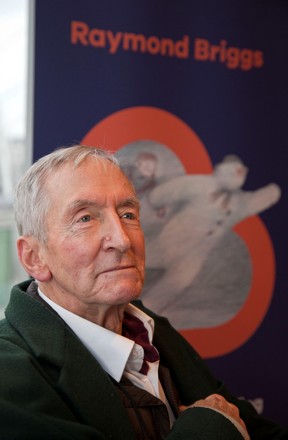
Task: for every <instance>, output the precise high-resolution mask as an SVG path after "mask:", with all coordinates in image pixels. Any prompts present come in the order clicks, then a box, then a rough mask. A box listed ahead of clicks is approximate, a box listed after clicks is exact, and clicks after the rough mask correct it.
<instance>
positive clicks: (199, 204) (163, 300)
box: [129, 152, 281, 327]
mask: <svg viewBox="0 0 288 440" xmlns="http://www.w3.org/2000/svg"><path fill="white" fill-rule="evenodd" d="M153 155H154V156H155V157H154V158H153ZM140 156H141V157H140V158H139V157H138V158H137V159H136V160H135V165H136V168H137V173H138V174H137V175H138V180H135V179H134V182H135V188H136V191H137V188H138V192H137V194H138V196H139V197H140V200H141V206H142V208H141V209H142V211H141V218H142V226H143V229H144V233H145V240H146V268H147V273H148V274H151V273H152V274H153V273H156V274H157V276H155V277H154V278H153V280H152V281H151V282H149V283H148V284H147V285H145V286H144V291H143V294H142V299H143V301H144V304H145V305H146V306H147V307H150V308H152V309H153V310H155V311H156V312H158V313H162V314H165V315H166V316H168V317H169V318H172V319H171V320H172V321H173V318H175V311H176V310H178V311H180V315H181V309H182V310H183V313H184V311H185V308H186V309H187V307H186V306H187V293H188V295H189V290H190V291H191V290H193V289H191V288H192V287H193V283H195V279H197V277H199V274H200V273H201V271H202V269H203V267H204V266H205V264H206V262H207V260H208V259H209V256H210V255H211V254H212V252H213V251H214V254H215V249H217V252H218V253H219V258H221V252H222V251H221V247H219V243H222V242H223V237H225V236H227V237H228V238H229V234H232V232H231V231H232V229H233V227H234V226H235V225H236V224H238V223H239V222H241V221H242V220H244V219H245V218H248V217H250V216H253V215H256V214H259V213H260V212H262V211H264V210H266V209H268V208H270V207H271V206H272V205H274V204H275V203H277V201H278V200H279V198H280V193H281V191H280V188H279V186H278V185H277V184H275V183H271V184H268V185H267V186H264V187H262V188H260V189H257V190H255V191H244V190H243V189H242V186H243V185H244V183H245V181H246V179H247V174H248V169H247V167H246V166H245V165H244V163H243V162H242V160H241V159H240V158H239V157H238V156H236V155H227V156H225V157H224V158H223V160H222V161H221V162H220V163H219V164H217V165H216V166H215V167H214V170H213V172H212V173H211V174H190V175H189V174H185V173H184V172H183V173H181V174H180V173H178V175H176V176H174V177H173V176H169V177H167V176H166V177H165V176H162V178H161V176H160V177H159V178H158V179H157V178H156V176H157V173H156V169H157V165H159V159H157V155H156V154H155V153H152V152H150V154H146V155H145V154H144V153H141V154H140ZM139 159H140V162H139ZM145 159H147V161H150V164H149V166H148V165H147V163H146V167H145V164H144V165H143V160H144V162H145ZM139 163H141V167H142V169H146V171H147V170H148V169H149V170H151V173H150V174H149V173H148V172H146V175H145V176H144V177H143V176H142V177H143V178H142V179H139V173H140V174H141V169H139V167H138V165H139ZM152 163H153V164H152ZM137 164H138V165H137ZM152 171H153V172H152ZM134 175H135V173H134ZM129 177H130V178H131V179H132V181H133V173H132V175H131V174H130V176H129ZM140 181H141V183H142V186H141V187H142V190H140V191H139V182H140ZM143 181H145V185H143ZM148 182H149V183H148ZM145 188H146V189H145ZM217 246H218V247H219V251H218V247H217ZM246 259H247V258H246ZM244 299H245V298H243V300H244ZM199 300H201V299H199ZM188 303H189V301H188ZM173 323H174V324H175V325H176V326H178V327H183V325H184V322H181V316H180V318H179V317H178V319H177V322H175V321H174V322H173ZM181 324H183V325H181ZM212 324H213V322H212ZM187 325H188V324H187Z"/></svg>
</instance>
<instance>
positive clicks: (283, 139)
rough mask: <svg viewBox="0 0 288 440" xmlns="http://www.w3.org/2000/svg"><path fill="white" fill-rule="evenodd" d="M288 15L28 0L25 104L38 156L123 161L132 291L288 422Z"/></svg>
mask: <svg viewBox="0 0 288 440" xmlns="http://www.w3.org/2000/svg"><path fill="white" fill-rule="evenodd" d="M287 20H288V5H287V2H285V1H280V0H275V1H273V2H265V1H260V0H255V1H253V2H251V1H248V0H243V1H241V2H240V1H238V0H229V1H228V0H220V1H217V2H216V1H212V0H211V1H203V0H201V1H197V0H189V1H188V0H182V1H176V0H174V1H165V2H164V1H162V0H161V1H155V0H146V1H145V2H137V1H136V2H135V0H134V1H132V0H122V1H121V2H120V1H118V2H117V1H112V0H105V2H104V1H103V2H100V1H95V0H81V1H80V0H67V1H65V0H51V1H49V2H44V1H40V0H39V1H37V2H35V47H34V103H33V105H34V108H33V112H34V113H33V151H34V160H36V159H37V158H38V157H40V156H42V155H43V154H46V153H48V152H50V151H51V150H53V149H55V148H56V147H60V146H62V145H71V144H73V143H77V142H82V141H83V142H84V143H87V144H89V145H102V146H104V147H106V148H109V149H111V148H112V149H115V150H119V153H118V154H119V156H122V157H124V159H125V160H126V162H129V161H130V162H129V163H128V171H127V172H130V173H131V178H132V179H135V181H134V183H135V185H136V187H137V189H138V190H139V197H140V198H141V199H142V200H143V205H144V207H143V227H144V230H145V232H146V235H147V241H148V268H147V269H148V270H147V272H148V277H147V284H146V291H145V292H144V294H143V300H144V301H145V296H146V299H147V302H148V304H149V305H151V306H153V305H154V306H155V307H154V308H156V310H157V308H158V310H159V311H162V310H161V309H163V311H164V312H165V313H166V314H167V316H168V317H169V319H171V321H172V322H173V323H174V325H176V327H178V329H179V330H180V331H181V332H182V333H183V334H184V336H185V337H187V339H188V340H189V341H190V342H191V343H193V345H195V346H196V348H197V349H198V350H199V351H200V353H201V354H202V355H203V356H204V357H206V358H207V362H208V364H209V366H210V367H211V369H212V370H213V371H214V373H215V374H216V375H217V376H218V377H219V378H221V379H222V380H224V382H225V383H226V384H227V386H228V387H229V388H230V389H231V391H232V392H233V393H234V394H236V395H238V396H243V397H245V398H247V399H251V401H253V403H254V405H255V406H256V407H257V410H258V411H259V412H262V413H264V414H265V415H266V416H267V417H270V418H273V419H274V420H276V421H279V422H282V423H283V424H286V425H287V410H288V397H287V396H288V384H287V378H286V376H287V368H288V354H287V350H286V347H287V342H286V339H287V332H288V321H287V317H286V315H287V310H288V295H287V277H288V264H287V263H288V259H287V251H288V243H287V232H286V225H287V204H288V201H287V171H286V164H287V145H288V135H287V117H288V111H287V102H288V86H287V77H288V62H287V49H288V27H287V22H288V21H287ZM149 155H150V156H149ZM228 155H229V157H228V158H227V156H228ZM231 155H232V156H231ZM235 156H237V157H235ZM225 157H226V160H225V161H224V164H226V165H225V166H224V167H222V168H221V167H220V168H219V167H217V166H216V165H217V164H219V163H220V164H222V165H223V160H224V158H225ZM139 158H140V159H139ZM143 159H144V162H145V160H146V165H147V164H149V159H150V165H151V164H152V162H153V160H154V165H151V167H152V168H150V171H149V169H147V167H146V168H145V170H144V168H142V169H141V166H143ZM141 160H142V163H141V164H140V162H141ZM155 160H156V162H157V167H156V165H155ZM139 164H140V165H139ZM147 166H148V168H149V165H147ZM153 166H154V168H153ZM144 167H145V165H144ZM225 167H226V168H225ZM225 169H226V171H225ZM219 170H220V171H219ZM221 170H222V171H221ZM223 170H224V171H223ZM247 170H249V173H248V174H246V173H247ZM221 172H222V173H224V174H225V173H226V174H225V179H226V180H225V182H226V183H225V185H224V184H223V185H222V187H221V188H220V187H219V179H220V178H219V175H221V176H222V177H221V178H222V181H223V179H224V177H223V175H222V174H221ZM135 173H136V174H135ZM149 173H150V174H149ZM229 173H231V175H232V174H233V173H236V174H235V175H234V177H233V176H232V177H231V176H230V177H229ZM237 173H238V174H237ZM236 175H238V177H237V178H236V177H235V176H236ZM195 178H196V179H195ZM149 179H150V180H149ZM217 179H218V180H217ZM229 179H230V180H229ZM231 179H234V181H233V182H234V183H233V182H232V183H231ZM237 179H238V180H237ZM241 179H242V180H241ZM228 181H229V182H228ZM171 182H172V183H171ZM222 183H223V182H222ZM272 183H274V184H272ZM146 184H147V185H146ZM270 184H272V185H270ZM137 185H138V186H137ZM217 185H218V186H217ZM229 185H230V186H229ZM233 185H234V186H233ZM172 188H173V191H172ZM175 188H177V191H178V192H177V191H176V190H175ZM187 188H189V191H188V192H187V191H186V189H187ZM280 192H281V197H280ZM184 193H185V196H184ZM186 193H187V194H186ZM171 197H175V199H174V198H173V200H172V199H171ZM179 198H180V199H179ZM204 201H205V203H204ZM160 202H161V203H160ZM183 206H184V207H185V209H184V211H181V212H182V215H181V220H179V217H177V216H176V213H179V209H180V208H179V207H181V209H183ZM236 211H237V212H236ZM219 213H220V214H221V215H220V214H219ZM234 214H235V215H234ZM219 215H220V218H219ZM217 216H218V217H217ZM224 217H225V218H224ZM151 218H152V219H153V220H151ZM204 218H205V219H206V220H207V219H208V220H209V221H208V220H207V224H206V223H205V221H206V220H205V221H204ZM228 218H229V221H228V220H227V219H228ZM183 219H184V220H183ZM225 222H226V223H225ZM203 224H204V225H205V227H206V229H205V231H204V232H203V231H202V230H201V231H200V229H201V228H200V227H199V228H198V226H199V225H203ZM212 224H213V225H214V226H213V225H212ZM177 225H178V226H177ZM211 225H212V226H211ZM215 225H216V226H215ZM188 226H189V228H188ZM224 226H225V227H224ZM177 227H178V228H179V227H180V230H181V231H183V232H181V234H182V235H181V234H180V233H179V232H177V231H179V230H177ZM197 228H198V229H197ZM215 228H216V229H215ZM202 229H203V228H202ZM218 231H219V233H218ZM220 232H221V233H220ZM201 234H202V235H201ZM203 234H204V235H203ZM217 234H218V235H217ZM216 235H217V237H218V238H217V240H216V238H215V237H216ZM204 236H205V240H206V242H207V241H208V237H209V240H210V238H211V237H212V238H213V240H214V238H215V240H214V241H213V246H212V245H211V247H209V246H210V244H209V246H208V245H207V247H206V248H205V249H204V248H203V237H204ZM155 237H156V238H155ZM171 237H173V240H172V241H171V240H170V238H171ZM201 237H202V239H201ZM155 240H156V241H155ZM161 240H162V241H161ZM189 240H191V241H189ZM210 242H211V240H210ZM210 242H209V243H210ZM153 243H157V250H156V251H155V249H154V250H153ZM187 243H188V244H189V243H190V245H189V246H188V250H187V249H186V247H187V246H186V247H185V245H186V244H187ZM164 245H165V246H166V247H165V246H164ZM201 246H202V247H201ZM171 249H173V251H172V250H171ZM189 249H190V251H189ZM195 249H197V252H196V251H195ZM161 252H162V253H161ZM166 255H167V258H166ZM155 256H156V257H157V258H155ZM164 257H165V258H164ZM176 257H177V259H176ZM173 258H174V259H175V261H176V263H177V262H178V261H180V262H181V261H183V264H182V265H181V264H180V265H179V270H177V271H174V273H173V277H172V284H171V279H169V278H167V273H170V268H172V269H173V268H175V261H174V260H173ZM182 258H183V260H182ZM162 261H163V264H162ZM159 262H160V263H161V264H160V263H159ZM197 265H198V266H197ZM196 266H197V268H198V269H197V271H196V269H195V274H193V276H192V275H191V271H192V269H193V270H194V268H195V267H196ZM183 267H184V269H185V270H184V271H183V273H182V269H183ZM187 274H189V276H190V278H189V277H188V276H187V277H186V275H187ZM180 275H181V276H180ZM177 277H178V278H177ZM184 279H185V280H186V281H185V282H183V280H184ZM169 283H170V284H169ZM173 283H174V284H175V285H174V284H173ZM181 283H183V285H181ZM161 285H162V286H166V288H165V289H164V288H162V291H161ZM169 285H173V289H171V291H169ZM180 285H181V286H180ZM156 286H158V287H156ZM159 286H160V287H159ZM177 286H178V287H179V290H177ZM180 287H181V290H180ZM154 289H155V290H154ZM156 289H157V290H156ZM164 290H165V291H164ZM149 292H152V293H153V292H155V293H157V295H158V294H159V295H160V296H158V297H159V298H161V301H160V302H159V303H157V301H156V302H155V304H154V303H153V298H154V297H155V295H154V294H153V295H152V299H151V295H150V294H149ZM159 292H160V293H159ZM161 295H162V296H161ZM168 305H170V307H168Z"/></svg>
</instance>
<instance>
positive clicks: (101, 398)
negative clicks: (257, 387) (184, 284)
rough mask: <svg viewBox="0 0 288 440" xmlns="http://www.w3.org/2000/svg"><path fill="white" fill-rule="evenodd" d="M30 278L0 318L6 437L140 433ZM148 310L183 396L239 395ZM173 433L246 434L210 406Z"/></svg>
mask: <svg viewBox="0 0 288 440" xmlns="http://www.w3.org/2000/svg"><path fill="white" fill-rule="evenodd" d="M30 282H31V281H26V282H24V283H21V284H19V285H18V286H15V287H14V288H13V289H12V292H11V298H10V302H9V305H8V306H7V309H6V319H4V320H2V321H1V323H0V439H1V440H26V439H27V440H34V439H35V440H36V439H37V440H39V439H41V440H46V439H55V440H58V439H59V440H66V439H67V440H68V439H70V440H73V439H75V440H85V439H91V440H93V439H95V440H96V439H97V440H98V439H99V440H100V439H103V440H104V439H107V440H108V439H118V440H135V434H134V432H133V430H132V427H131V424H130V422H129V419H128V416H127V413H126V410H125V409H124V407H123V405H122V403H121V401H120V399H119V397H118V394H117V392H116V390H115V387H114V385H113V383H112V381H111V379H110V377H109V376H108V375H107V373H106V372H105V371H104V370H103V369H102V368H101V366H100V365H99V364H98V362H97V361H96V360H95V359H94V357H93V356H92V355H91V354H90V353H89V352H88V351H87V349H86V348H85V347H84V346H83V345H82V343H81V342H80V341H79V339H78V338H77V337H76V336H75V334H74V333H73V332H72V331H71V330H70V329H69V327H67V325H66V324H65V323H64V322H63V321H62V319H61V318H60V317H58V315H57V314H56V313H55V312H53V311H51V309H50V308H49V307H47V306H46V305H44V304H43V303H42V302H41V301H39V300H37V299H36V298H35V297H34V296H31V295H29V294H27V293H26V291H27V288H28V286H29V284H30ZM135 304H136V305H137V306H140V307H141V308H142V309H144V308H143V306H141V303H140V302H135ZM144 310H145V312H146V313H148V314H150V315H151V316H153V318H154V319H155V335H154V344H155V346H156V347H157V348H158V350H159V353H160V358H161V362H163V364H165V365H166V366H168V367H169V369H170V371H171V374H172V376H173V379H174V381H175V384H176V386H177V388H178V391H179V394H180V397H181V401H182V403H183V404H191V403H192V402H194V401H195V400H198V399H200V398H203V397H206V396H207V395H209V394H211V393H214V392H217V393H220V394H223V395H224V396H226V397H228V398H229V399H230V400H231V401H233V402H234V401H235V399H234V398H232V397H231V396H228V393H227V391H226V390H225V388H224V387H223V385H222V384H221V383H219V382H218V381H216V380H215V379H214V378H213V376H212V375H211V374H210V372H209V371H208V369H207V368H206V366H205V364H204V363H203V361H202V360H201V359H200V357H199V356H198V355H197V353H196V352H195V351H194V350H193V348H192V347H191V346H190V344H188V343H187V342H186V341H185V339H184V338H182V337H181V336H180V335H179V334H178V333H177V332H176V331H175V330H174V329H173V328H172V327H171V326H170V324H169V322H168V321H167V320H166V319H165V318H162V317H159V316H157V315H154V314H153V313H151V312H150V311H147V310H146V309H144ZM236 403H237V405H238V407H239V408H240V412H241V415H242V418H243V419H244V420H245V422H246V424H247V426H248V429H249V431H250V435H251V438H252V439H259V440H260V439H261V440H264V439H267V440H272V439H287V438H288V434H287V431H286V430H284V429H281V428H280V427H277V426H275V425H274V424H273V423H270V422H268V421H265V420H263V419H262V418H260V417H259V416H257V414H256V412H255V410H254V409H253V407H252V406H251V405H250V404H249V403H248V402H245V401H237V402H236ZM167 439H169V440H174V439H175V440H183V439H187V440H188V439H189V440H193V439H195V440H196V439H197V440H200V439H201V440H220V439H221V440H243V438H242V436H241V435H240V433H239V432H238V430H237V429H236V428H235V427H234V426H233V424H232V423H231V422H230V421H228V420H227V419H226V418H225V417H224V416H223V415H221V414H219V413H217V412H215V411H212V410H210V409H203V408H192V409H189V410H187V411H185V412H184V413H183V414H182V415H181V416H180V417H179V418H178V419H177V421H176V422H175V425H174V427H173V429H172V430H171V432H170V434H169V435H168V437H167ZM147 440H148V439H147Z"/></svg>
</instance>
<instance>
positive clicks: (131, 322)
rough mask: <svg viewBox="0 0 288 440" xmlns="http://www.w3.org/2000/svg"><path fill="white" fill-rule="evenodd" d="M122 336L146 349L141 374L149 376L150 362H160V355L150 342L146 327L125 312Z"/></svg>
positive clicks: (139, 320)
mask: <svg viewBox="0 0 288 440" xmlns="http://www.w3.org/2000/svg"><path fill="white" fill-rule="evenodd" d="M122 335H123V336H125V337H126V338H129V339H131V340H132V341H135V342H136V344H138V345H141V346H142V347H143V349H144V361H143V365H142V367H141V370H140V373H142V374H147V373H148V369H149V366H148V364H147V362H146V361H148V362H155V361H158V360H159V354H158V351H157V350H156V348H154V347H153V345H152V344H150V342H149V338H148V330H147V329H146V327H145V326H144V324H143V322H142V321H141V319H139V318H137V317H136V316H134V315H131V314H130V313H127V312H124V319H123V323H122Z"/></svg>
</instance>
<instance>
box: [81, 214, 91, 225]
mask: <svg viewBox="0 0 288 440" xmlns="http://www.w3.org/2000/svg"><path fill="white" fill-rule="evenodd" d="M90 220H91V215H88V214H87V215H83V217H81V218H80V220H79V221H80V222H81V223H87V222H90Z"/></svg>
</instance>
